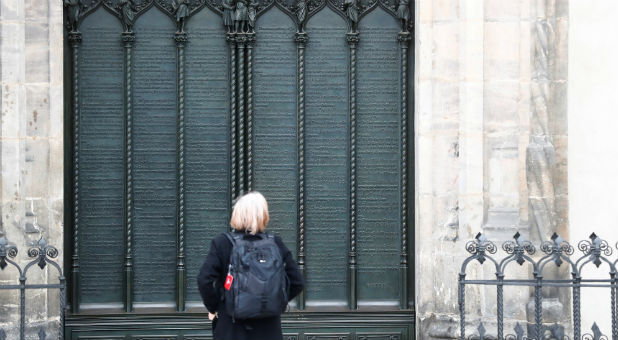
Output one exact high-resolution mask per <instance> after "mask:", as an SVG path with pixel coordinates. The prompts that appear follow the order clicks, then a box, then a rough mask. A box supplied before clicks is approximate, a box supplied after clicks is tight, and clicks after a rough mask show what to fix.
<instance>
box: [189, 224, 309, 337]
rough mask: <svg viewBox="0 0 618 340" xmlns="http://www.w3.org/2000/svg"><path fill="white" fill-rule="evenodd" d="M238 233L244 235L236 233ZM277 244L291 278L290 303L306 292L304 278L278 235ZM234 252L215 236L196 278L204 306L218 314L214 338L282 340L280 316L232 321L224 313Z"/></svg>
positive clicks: (251, 236) (228, 242) (223, 238)
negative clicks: (224, 287)
mask: <svg viewBox="0 0 618 340" xmlns="http://www.w3.org/2000/svg"><path fill="white" fill-rule="evenodd" d="M236 233H243V232H242V231H241V232H238V231H236ZM245 237H246V238H255V237H256V236H254V235H250V234H247V235H246V236H245ZM275 242H276V243H277V245H278V246H279V250H280V251H281V255H282V258H283V261H284V262H285V272H286V274H287V276H288V278H289V279H290V291H289V292H288V297H289V299H290V300H291V299H293V298H294V297H295V296H296V295H298V294H299V293H300V292H301V291H302V290H303V287H304V282H303V277H302V274H301V273H300V269H299V268H298V265H297V264H296V261H294V258H293V257H292V253H291V252H290V250H288V248H287V247H286V246H285V245H284V244H283V241H282V240H281V238H280V237H279V236H275ZM231 252H232V243H231V242H230V240H229V239H228V238H227V237H226V236H225V235H224V234H220V235H219V236H217V237H215V238H214V239H213V240H212V242H211V244H210V251H209V252H208V256H207V257H206V261H205V262H204V264H203V265H202V269H200V273H199V275H198V277H197V285H198V287H199V290H200V294H201V296H202V300H203V301H204V306H206V309H208V311H209V312H211V313H214V312H219V318H218V320H217V322H216V323H215V322H213V326H214V325H215V324H216V327H215V328H214V329H213V336H214V339H215V340H224V339H231V340H242V339H256V340H277V339H283V334H282V332H281V317H280V316H274V317H269V318H263V319H254V320H244V321H240V320H236V321H235V322H232V318H231V317H230V316H229V315H228V314H227V313H226V312H225V307H224V305H225V303H224V302H223V301H222V300H223V284H224V283H225V277H226V275H227V268H228V265H229V261H230V254H231Z"/></svg>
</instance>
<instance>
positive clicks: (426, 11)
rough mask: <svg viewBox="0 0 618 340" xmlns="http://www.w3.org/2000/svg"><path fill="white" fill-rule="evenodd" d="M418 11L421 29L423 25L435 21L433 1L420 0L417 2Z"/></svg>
mask: <svg viewBox="0 0 618 340" xmlns="http://www.w3.org/2000/svg"><path fill="white" fill-rule="evenodd" d="M416 10H417V11H418V14H417V18H418V20H419V23H418V24H419V27H420V25H422V24H426V23H431V22H432V21H433V1H432V0H419V1H417V2H416Z"/></svg>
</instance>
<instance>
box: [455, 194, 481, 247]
mask: <svg viewBox="0 0 618 340" xmlns="http://www.w3.org/2000/svg"><path fill="white" fill-rule="evenodd" d="M484 212H485V211H484V202H483V194H477V195H464V196H461V195H460V196H459V232H460V239H461V240H462V241H463V240H470V239H472V238H473V237H474V231H477V232H478V231H479V230H481V226H482V224H483V218H484Z"/></svg>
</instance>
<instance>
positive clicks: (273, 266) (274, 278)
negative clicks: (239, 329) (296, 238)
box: [224, 233, 289, 320]
mask: <svg viewBox="0 0 618 340" xmlns="http://www.w3.org/2000/svg"><path fill="white" fill-rule="evenodd" d="M225 235H226V236H227V238H228V239H229V240H230V241H231V242H232V245H233V248H232V253H231V255H230V265H229V267H228V274H227V277H226V281H225V285H224V292H225V293H224V295H225V308H226V310H227V313H228V314H229V315H230V316H231V317H232V319H233V320H236V319H238V320H244V319H258V318H265V317H269V316H275V315H279V314H281V313H283V312H284V311H285V309H286V307H287V304H288V286H289V282H288V278H287V275H286V273H285V263H284V262H283V258H282V257H281V252H280V250H279V246H277V243H276V242H275V237H274V236H273V235H271V234H267V233H258V234H256V235H255V236H257V237H259V238H258V239H255V238H253V239H251V238H249V239H244V237H243V236H244V235H243V234H235V233H226V234H225Z"/></svg>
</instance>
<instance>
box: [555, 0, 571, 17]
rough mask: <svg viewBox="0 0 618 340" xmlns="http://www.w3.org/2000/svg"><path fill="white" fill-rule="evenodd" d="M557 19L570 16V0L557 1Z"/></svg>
mask: <svg viewBox="0 0 618 340" xmlns="http://www.w3.org/2000/svg"><path fill="white" fill-rule="evenodd" d="M555 16H556V18H565V17H568V16H569V0H556V10H555Z"/></svg>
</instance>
